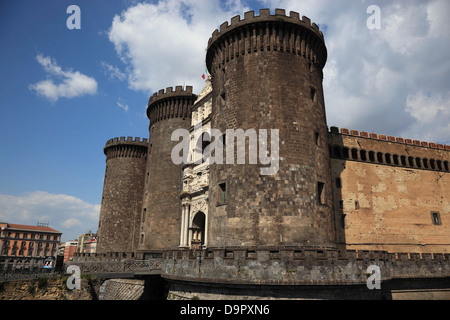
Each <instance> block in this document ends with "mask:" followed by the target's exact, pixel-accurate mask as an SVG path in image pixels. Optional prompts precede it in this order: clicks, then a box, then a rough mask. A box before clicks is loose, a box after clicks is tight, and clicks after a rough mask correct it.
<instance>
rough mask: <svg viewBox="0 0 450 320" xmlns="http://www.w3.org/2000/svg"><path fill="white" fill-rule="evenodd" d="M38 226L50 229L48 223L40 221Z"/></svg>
mask: <svg viewBox="0 0 450 320" xmlns="http://www.w3.org/2000/svg"><path fill="white" fill-rule="evenodd" d="M37 226H38V227H48V221H38V222H37Z"/></svg>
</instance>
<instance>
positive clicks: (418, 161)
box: [416, 157, 422, 168]
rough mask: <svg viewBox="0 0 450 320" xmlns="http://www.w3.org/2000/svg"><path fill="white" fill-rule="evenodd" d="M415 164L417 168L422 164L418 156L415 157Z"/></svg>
mask: <svg viewBox="0 0 450 320" xmlns="http://www.w3.org/2000/svg"><path fill="white" fill-rule="evenodd" d="M416 166H417V168H422V165H421V164H420V158H419V157H417V158H416Z"/></svg>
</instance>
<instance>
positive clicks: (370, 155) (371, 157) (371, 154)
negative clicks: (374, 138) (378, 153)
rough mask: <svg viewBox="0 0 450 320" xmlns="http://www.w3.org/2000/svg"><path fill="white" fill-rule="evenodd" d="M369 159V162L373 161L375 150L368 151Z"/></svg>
mask: <svg viewBox="0 0 450 320" xmlns="http://www.w3.org/2000/svg"><path fill="white" fill-rule="evenodd" d="M369 160H370V162H375V152H373V151H369Z"/></svg>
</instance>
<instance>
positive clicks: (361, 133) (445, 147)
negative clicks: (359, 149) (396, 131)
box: [330, 127, 450, 151]
mask: <svg viewBox="0 0 450 320" xmlns="http://www.w3.org/2000/svg"><path fill="white" fill-rule="evenodd" d="M330 132H331V133H337V134H342V135H349V136H355V137H361V138H367V139H374V140H380V141H388V142H396V143H401V144H407V145H413V146H416V147H424V148H432V149H440V150H447V151H450V145H443V144H439V143H433V142H427V141H420V140H413V139H404V138H400V137H394V136H387V135H385V134H377V133H373V132H371V133H368V132H366V131H358V130H349V129H347V128H341V129H340V130H339V128H338V127H331V128H330Z"/></svg>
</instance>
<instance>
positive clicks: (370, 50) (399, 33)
mask: <svg viewBox="0 0 450 320" xmlns="http://www.w3.org/2000/svg"><path fill="white" fill-rule="evenodd" d="M262 3H263V4H264V6H265V7H270V8H271V9H272V10H273V9H274V8H284V9H286V12H289V10H292V11H297V12H299V13H300V14H301V15H305V16H308V17H309V18H310V19H311V20H312V21H314V22H316V23H318V24H322V25H326V33H325V42H326V45H327V49H328V61H327V65H326V66H325V69H324V95H325V101H326V110H327V120H328V125H330V126H331V125H335V126H338V127H347V128H349V129H356V130H364V131H370V132H376V133H380V134H381V133H384V134H391V135H396V136H402V137H404V138H417V139H420V140H423V141H430V142H441V143H448V139H449V136H450V135H449V129H448V128H449V127H448V126H449V125H448V124H449V123H450V114H449V112H448V111H447V110H448V108H449V105H448V102H447V101H448V99H449V98H450V95H449V93H448V83H450V51H449V50H448V47H449V46H450V34H449V32H448V30H449V29H450V20H449V19H448V13H449V12H450V11H449V10H450V2H449V1H447V0H411V1H387V0H375V1H371V2H367V1H358V2H357V1H347V0H320V1H316V0H304V1H301V2H300V1H297V0H267V1H262ZM371 4H376V5H378V6H379V7H380V9H381V29H380V30H369V29H368V28H367V26H366V22H367V19H368V18H369V17H370V16H371V15H370V14H367V7H368V6H369V5H371ZM421 92H422V93H424V92H426V97H427V98H426V99H425V98H424V96H423V95H422V94H420V93H421ZM445 108H446V109H445ZM444 110H445V111H444ZM428 112H429V113H428ZM420 113H428V114H427V116H426V117H425V118H422V117H420V116H418V115H419V114H420ZM425 119H429V120H425Z"/></svg>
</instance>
